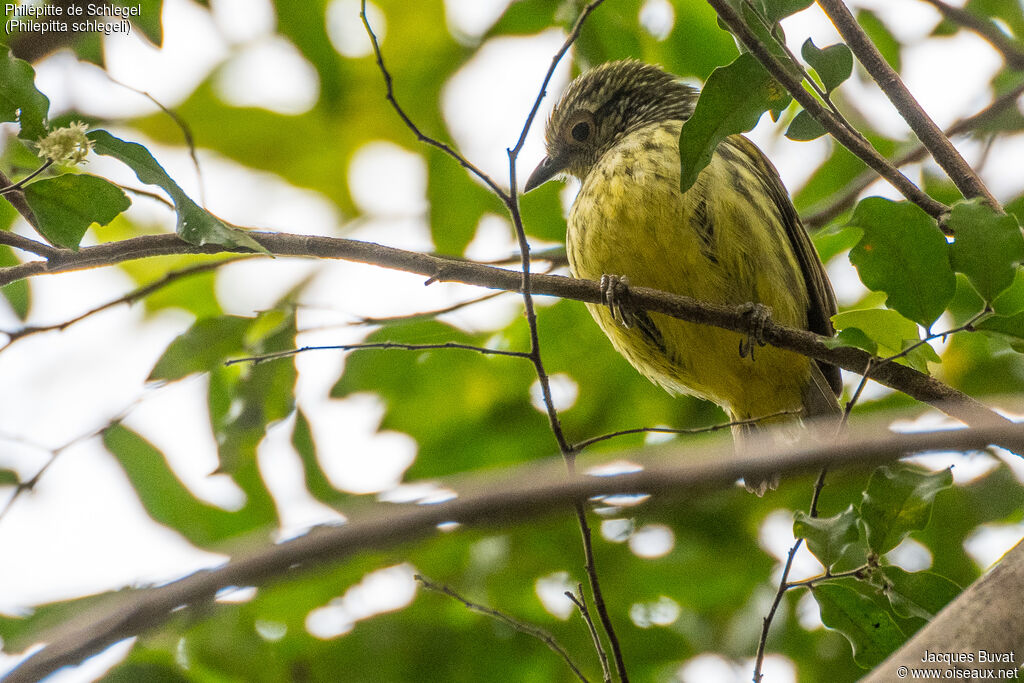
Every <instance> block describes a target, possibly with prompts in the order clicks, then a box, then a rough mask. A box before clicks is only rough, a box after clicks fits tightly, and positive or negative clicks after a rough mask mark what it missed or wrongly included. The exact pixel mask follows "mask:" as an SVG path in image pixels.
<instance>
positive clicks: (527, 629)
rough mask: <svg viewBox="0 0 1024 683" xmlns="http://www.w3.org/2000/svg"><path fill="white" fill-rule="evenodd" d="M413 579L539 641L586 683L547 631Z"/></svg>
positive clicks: (421, 579)
mask: <svg viewBox="0 0 1024 683" xmlns="http://www.w3.org/2000/svg"><path fill="white" fill-rule="evenodd" d="M413 578H414V579H416V580H417V581H419V582H420V585H422V586H423V587H424V588H426V589H427V590H431V591H434V592H435V593H441V594H442V595H447V596H448V597H450V598H452V599H453V600H458V601H459V602H461V603H462V604H463V605H465V606H466V608H467V609H470V610H472V611H474V612H479V613H480V614H483V615H485V616H488V617H491V618H492V619H497V620H498V621H500V622H502V623H504V624H507V625H508V626H511V627H512V628H513V629H514V630H516V631H519V632H520V633H525V634H526V635H528V636H531V637H533V638H536V639H537V640H539V641H541V642H542V643H544V644H545V645H547V646H548V647H549V648H550V649H551V650H552V651H553V652H554V653H555V654H557V655H558V656H559V657H561V658H562V659H563V660H565V663H566V664H567V665H568V666H569V668H570V669H572V672H573V673H574V674H576V678H578V679H580V680H581V681H583V683H587V677H586V676H584V675H583V672H582V671H580V669H579V667H578V666H576V664H574V663H573V661H572V658H571V657H569V653H568V652H566V651H565V648H563V647H562V646H561V645H559V644H558V641H556V640H555V639H554V637H553V636H552V635H551V634H550V633H548V632H547V631H545V630H543V629H540V628H537V627H536V626H532V625H530V624H525V623H523V622H521V621H519V620H518V619H513V618H512V617H510V616H509V615H507V614H505V613H504V612H502V611H500V610H496V609H494V608H493V607H486V606H484V605H481V604H479V603H476V602H473V601H472V600H467V599H466V598H464V597H462V596H461V595H459V594H458V593H456V592H455V591H454V590H452V589H451V588H449V587H448V586H443V585H441V584H437V583H434V582H433V581H431V580H430V579H428V578H426V577H425V576H423V575H422V574H416V575H415V576H413Z"/></svg>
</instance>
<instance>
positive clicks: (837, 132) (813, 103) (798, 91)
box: [708, 0, 949, 219]
mask: <svg viewBox="0 0 1024 683" xmlns="http://www.w3.org/2000/svg"><path fill="white" fill-rule="evenodd" d="M708 3H709V4H710V5H711V6H712V7H713V8H714V9H715V12H717V13H718V16H719V17H720V18H721V19H722V21H723V22H724V23H725V24H726V26H728V27H729V30H730V31H732V33H733V34H734V35H735V36H736V37H737V38H739V39H740V42H742V43H743V44H744V45H745V46H746V47H747V49H748V50H750V52H751V54H753V55H754V56H755V57H756V58H757V59H758V61H760V62H761V64H763V65H764V67H765V68H766V69H767V70H768V72H769V73H770V74H771V75H772V77H774V78H775V80H777V81H778V82H779V83H781V84H782V86H783V87H784V88H786V90H788V91H789V93H790V95H792V96H793V99H795V100H796V101H797V102H799V103H800V104H801V106H803V108H804V109H805V110H807V112H808V113H809V114H810V115H811V116H813V117H814V118H815V119H816V120H817V121H818V122H819V123H820V124H821V125H822V126H823V127H824V128H825V130H827V131H828V132H829V133H831V134H832V137H834V138H835V139H836V140H837V141H839V142H840V143H841V144H842V145H843V146H844V147H846V148H847V149H849V150H850V151H851V152H852V153H853V154H855V155H856V156H857V157H859V158H860V159H862V160H863V161H864V162H865V163H867V165H868V166H870V167H871V168H873V169H874V170H875V171H876V172H877V173H878V174H879V175H880V176H882V177H883V178H885V179H886V180H888V181H889V182H890V183H891V184H892V186H893V187H895V188H896V189H897V190H899V191H900V193H901V194H902V195H903V196H904V197H906V198H907V199H909V200H910V201H912V202H913V203H915V204H917V205H918V206H920V207H921V208H922V209H924V211H925V212H926V213H928V215H930V216H932V217H933V218H936V219H940V218H942V217H943V216H945V215H946V213H947V212H948V211H949V209H948V207H946V205H945V204H943V203H942V202H939V201H936V200H935V199H933V198H931V197H929V196H928V195H927V194H926V193H925V192H923V191H922V190H921V189H920V188H919V187H917V186H916V185H914V183H912V182H911V181H910V179H909V178H907V177H906V176H905V175H903V174H902V173H900V171H899V169H897V168H896V167H895V166H893V165H892V164H891V163H889V161H888V160H887V159H886V158H885V157H883V156H882V155H881V154H880V153H879V152H878V150H876V149H875V148H874V147H872V146H871V143H869V142H868V141H867V140H866V139H865V138H864V136H863V135H860V134H859V133H857V132H856V131H855V130H853V129H852V128H851V127H848V126H847V125H844V124H843V123H842V121H841V120H840V119H839V118H838V117H836V116H835V115H834V114H833V113H832V112H831V111H830V110H829V109H827V108H826V107H825V106H824V105H822V104H821V103H820V102H819V101H818V100H817V99H816V98H815V97H814V95H813V94H811V93H810V92H808V91H807V90H805V89H804V87H803V81H802V80H801V79H800V78H798V77H797V76H794V75H793V74H792V73H790V71H789V70H788V69H786V67H785V66H783V64H782V63H781V62H780V61H779V60H778V59H777V58H776V57H775V55H774V54H772V52H771V51H770V50H769V49H768V48H767V47H766V46H765V45H763V44H762V43H761V41H760V40H758V38H757V36H755V35H754V33H753V32H752V31H751V30H750V28H749V27H748V26H747V25H746V24H745V23H744V22H743V18H742V17H740V15H739V14H738V13H737V12H736V10H735V9H733V7H732V6H731V5H730V4H729V0H708Z"/></svg>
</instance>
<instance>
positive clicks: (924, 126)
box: [818, 0, 1002, 211]
mask: <svg viewBox="0 0 1024 683" xmlns="http://www.w3.org/2000/svg"><path fill="white" fill-rule="evenodd" d="M818 4H819V5H820V6H821V8H822V9H823V10H824V11H825V14H827V15H828V18H829V19H831V20H832V24H833V25H835V27H836V29H837V30H838V31H839V35H841V36H842V37H843V40H845V41H846V43H847V45H849V46H850V50H852V51H853V54H854V55H856V56H857V59H858V60H859V61H860V63H861V64H863V65H864V68H865V69H867V72H868V73H869V74H871V77H872V78H873V79H874V80H875V82H876V83H878V86H879V87H880V88H881V89H882V92H884V93H885V94H886V96H887V97H888V98H889V101H890V102H892V103H893V105H894V106H895V107H896V110H897V111H899V113H900V116H902V117H903V119H904V120H905V121H906V122H907V124H909V125H910V128H911V130H913V131H914V133H915V134H916V135H917V137H918V139H920V140H921V143H922V144H924V146H925V147H926V148H927V149H928V151H929V153H931V155H932V157H933V158H934V159H935V161H937V162H938V164H939V166H941V167H942V170H944V171H945V172H946V174H947V175H948V176H949V178H950V180H952V181H953V184H954V185H956V187H957V189H958V190H960V192H961V193H962V194H963V196H964V197H967V198H968V199H972V198H974V197H982V198H984V199H985V201H986V202H988V203H989V204H991V205H992V207H993V208H995V209H996V210H997V211H1002V207H1001V206H1000V204H999V202H998V201H997V200H996V198H995V197H993V196H992V193H990V192H989V191H988V188H987V187H985V183H983V182H982V181H981V178H979V177H978V174H977V173H975V172H974V169H972V168H971V167H970V165H969V164H968V163H967V161H966V160H965V159H964V158H963V157H962V156H961V155H960V152H958V151H957V149H956V148H955V147H954V146H953V143H951V142H950V141H949V138H947V137H946V135H945V134H944V133H943V132H942V129H940V128H939V127H938V125H936V123H935V122H934V121H933V120H932V119H931V117H930V116H928V113H927V112H925V110H924V109H923V108H922V107H921V105H920V104H919V103H918V102H917V100H916V99H914V96H913V95H912V94H910V90H908V89H907V86H906V85H905V84H904V83H903V80H902V79H901V78H900V75H899V74H898V73H896V71H895V69H893V68H892V67H891V66H889V63H888V62H887V61H885V58H884V57H882V54H881V53H880V52H879V51H878V48H876V47H875V45H874V43H872V42H871V39H870V38H868V35H867V33H865V32H864V29H862V28H861V27H860V24H858V23H857V20H856V19H855V18H854V17H853V14H852V13H851V12H850V10H849V9H848V8H847V7H846V5H844V4H843V2H842V0H818Z"/></svg>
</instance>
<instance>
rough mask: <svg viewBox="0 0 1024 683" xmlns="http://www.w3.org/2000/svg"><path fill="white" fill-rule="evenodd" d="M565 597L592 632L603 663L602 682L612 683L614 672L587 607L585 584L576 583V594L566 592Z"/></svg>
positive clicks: (598, 654) (598, 655)
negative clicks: (610, 667) (584, 592)
mask: <svg viewBox="0 0 1024 683" xmlns="http://www.w3.org/2000/svg"><path fill="white" fill-rule="evenodd" d="M565 597H567V598H569V600H571V601H572V604H574V605H576V609H578V610H579V611H580V616H582V617H583V623H585V624H586V625H587V631H589V632H590V638H591V640H593V641H594V649H595V650H597V657H598V659H599V660H600V661H601V680H603V681H604V683H612V670H611V669H609V668H608V654H607V653H606V652H605V651H604V645H602V644H601V636H600V635H598V633H597V627H596V626H595V625H594V620H593V619H592V618H591V616H590V608H589V607H587V599H586V597H585V596H584V595H583V584H582V583H579V582H577V583H576V593H573V592H572V591H565Z"/></svg>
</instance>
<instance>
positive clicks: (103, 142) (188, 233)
mask: <svg viewBox="0 0 1024 683" xmlns="http://www.w3.org/2000/svg"><path fill="white" fill-rule="evenodd" d="M87 137H88V138H89V139H91V140H92V141H93V142H94V143H95V147H94V148H93V149H94V151H95V152H96V153H97V154H103V155H105V156H111V157H114V158H115V159H117V160H118V161H121V162H122V163H124V164H126V165H127V166H128V167H129V168H131V169H132V170H133V171H135V175H136V176H138V178H139V180H140V181H141V182H143V183H146V184H147V185H157V186H158V187H160V188H162V189H163V190H164V191H165V192H166V193H167V194H168V195H170V197H171V200H172V201H173V202H174V210H175V212H177V215H178V224H177V226H176V228H175V232H177V233H178V237H180V238H181V239H183V240H185V241H186V242H188V243H190V244H197V245H203V244H219V245H221V246H225V247H241V248H243V249H249V250H251V251H255V252H259V253H261V254H269V253H270V252H268V251H267V250H266V249H264V248H263V246H262V245H261V244H260V243H259V242H257V241H256V240H254V239H253V238H252V237H250V236H249V235H247V234H246V233H245V232H244V231H243V230H238V229H237V228H233V227H230V226H229V225H227V224H226V223H224V222H223V221H222V220H220V219H219V218H217V217H216V216H214V215H213V214H211V213H210V212H208V211H206V210H204V209H203V208H201V207H200V206H199V205H198V204H196V203H195V202H193V201H192V200H191V199H189V197H188V195H186V194H185V191H184V190H182V189H181V188H180V187H179V186H178V184H177V183H175V182H174V181H173V180H172V179H171V177H170V176H169V175H167V172H166V171H165V170H164V169H163V167H162V166H161V165H160V164H159V163H158V162H157V160H156V159H154V158H153V155H152V154H150V152H149V150H148V149H146V148H145V147H143V146H142V145H140V144H138V143H137V142H125V141H124V140H121V139H119V138H116V137H114V136H113V135H111V134H110V133H108V132H107V131H105V130H93V131H90V132H89V133H88V134H87Z"/></svg>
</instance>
